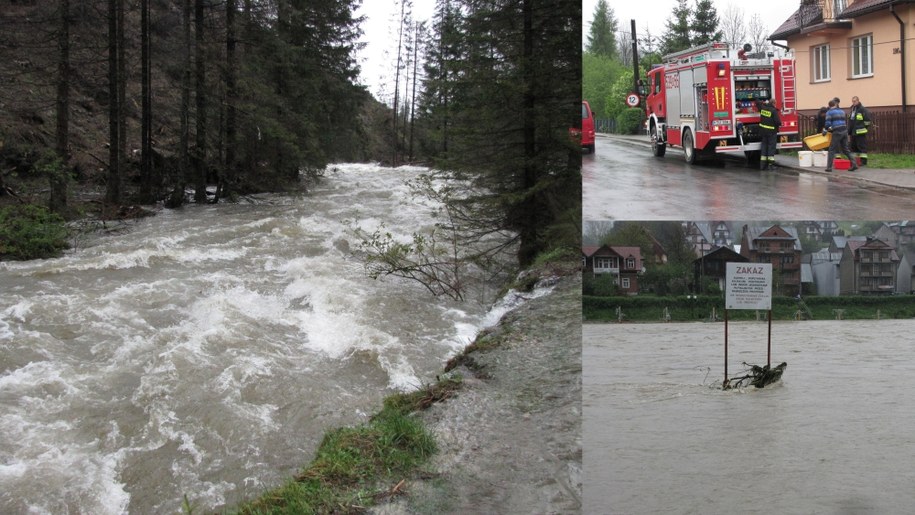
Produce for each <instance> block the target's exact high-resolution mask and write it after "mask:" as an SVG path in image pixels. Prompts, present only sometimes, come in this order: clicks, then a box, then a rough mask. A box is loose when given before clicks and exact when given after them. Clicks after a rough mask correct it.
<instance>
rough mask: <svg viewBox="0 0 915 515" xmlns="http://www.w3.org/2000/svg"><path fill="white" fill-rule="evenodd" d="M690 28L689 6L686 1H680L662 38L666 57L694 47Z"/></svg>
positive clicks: (663, 53) (669, 19) (668, 20)
mask: <svg viewBox="0 0 915 515" xmlns="http://www.w3.org/2000/svg"><path fill="white" fill-rule="evenodd" d="M689 28H690V23H689V6H688V5H687V3H686V0H679V1H678V3H677V7H675V8H674V12H673V13H671V15H670V18H668V19H667V28H666V30H665V31H664V34H663V35H662V36H661V54H662V55H666V54H670V53H673V52H679V51H680V50H686V49H687V48H689V47H690V46H691V45H692V40H691V39H690V34H689Z"/></svg>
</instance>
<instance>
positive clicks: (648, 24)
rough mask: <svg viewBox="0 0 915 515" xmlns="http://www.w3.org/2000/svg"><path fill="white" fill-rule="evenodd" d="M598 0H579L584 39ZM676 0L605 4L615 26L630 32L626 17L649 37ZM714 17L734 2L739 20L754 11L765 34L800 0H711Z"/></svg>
mask: <svg viewBox="0 0 915 515" xmlns="http://www.w3.org/2000/svg"><path fill="white" fill-rule="evenodd" d="M597 1H598V0H582V3H581V15H582V17H584V25H582V37H583V38H587V36H588V30H589V29H590V28H591V20H592V19H593V18H594V9H595V7H597ZM677 3H678V2H677V0H641V1H631V0H609V1H608V2H607V5H609V6H610V8H611V9H613V14H614V15H615V16H616V20H617V22H619V23H618V26H619V29H620V30H622V31H624V32H627V33H628V32H630V31H631V28H632V27H631V22H630V20H635V31H636V34H639V35H640V34H644V32H645V29H646V28H647V29H649V30H650V31H651V34H652V35H653V36H661V35H662V34H663V33H664V30H665V29H666V27H667V21H668V20H669V19H670V18H671V13H672V12H673V10H674V8H675V7H676V6H677ZM712 3H713V4H714V5H715V9H716V10H717V11H718V17H719V19H720V18H721V15H722V13H724V11H726V10H727V8H728V5H729V4H734V5H735V6H736V7H737V8H739V9H740V10H741V11H743V19H744V21H745V22H747V23H749V21H750V18H751V17H752V16H753V15H754V14H758V15H759V17H760V19H761V20H762V22H763V25H765V26H766V28H767V31H766V33H767V34H771V33H772V32H774V31H775V29H777V28H778V27H780V26H781V24H782V23H784V22H785V20H787V19H788V18H789V17H790V16H791V15H792V14H794V11H796V10H797V8H798V7H799V6H800V4H801V0H762V1H758V2H736V1H734V0H712ZM687 5H689V6H690V8H691V9H695V6H696V0H687Z"/></svg>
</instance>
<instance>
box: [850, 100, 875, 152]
mask: <svg viewBox="0 0 915 515" xmlns="http://www.w3.org/2000/svg"><path fill="white" fill-rule="evenodd" d="M870 125H871V113H870V111H868V110H867V108H866V107H864V106H863V105H861V101H859V100H858V97H851V111H850V112H849V113H848V137H849V139H850V140H851V150H852V152H856V153H857V154H858V157H860V158H861V166H864V165H866V164H867V129H868V128H869V127H870Z"/></svg>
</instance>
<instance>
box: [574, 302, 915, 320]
mask: <svg viewBox="0 0 915 515" xmlns="http://www.w3.org/2000/svg"><path fill="white" fill-rule="evenodd" d="M620 313H622V321H623V322H664V321H670V322H695V321H708V320H712V316H713V314H714V316H715V317H716V319H718V320H721V319H723V318H724V298H723V297H722V296H719V295H714V296H712V295H700V296H697V297H687V296H685V295H681V296H670V297H657V296H652V295H638V296H632V297H594V296H583V297H582V315H583V317H584V320H585V321H587V322H619V321H621V320H620ZM765 316H766V313H765V312H764V311H760V312H757V311H752V310H730V311H729V312H728V318H729V319H730V320H757V319H758V318H760V317H762V318H765ZM878 318H879V319H887V318H896V319H903V318H915V295H892V296H860V295H854V296H852V295H846V296H837V297H804V299H803V302H798V300H797V299H795V298H793V297H773V299H772V319H773V320H836V319H842V320H852V319H870V320H874V319H878Z"/></svg>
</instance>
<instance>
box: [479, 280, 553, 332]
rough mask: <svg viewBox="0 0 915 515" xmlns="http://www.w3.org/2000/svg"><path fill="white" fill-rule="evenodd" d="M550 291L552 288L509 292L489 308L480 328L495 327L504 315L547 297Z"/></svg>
mask: <svg viewBox="0 0 915 515" xmlns="http://www.w3.org/2000/svg"><path fill="white" fill-rule="evenodd" d="M551 291H553V286H542V287H535V288H534V289H533V290H532V291H530V292H519V291H517V290H514V289H512V290H509V291H508V292H507V293H506V294H505V295H503V296H502V298H500V299H499V300H497V301H496V302H495V304H493V306H492V308H490V310H489V312H488V313H486V316H485V317H484V319H483V323H482V328H488V327H493V326H495V325H496V324H498V323H499V320H501V319H502V317H503V316H505V314H506V313H509V312H511V311H514V310H515V309H517V308H518V307H519V306H522V305H523V304H524V303H525V302H527V301H529V300H533V299H536V298H538V297H542V296H544V295H547V294H548V293H550V292H551Z"/></svg>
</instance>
